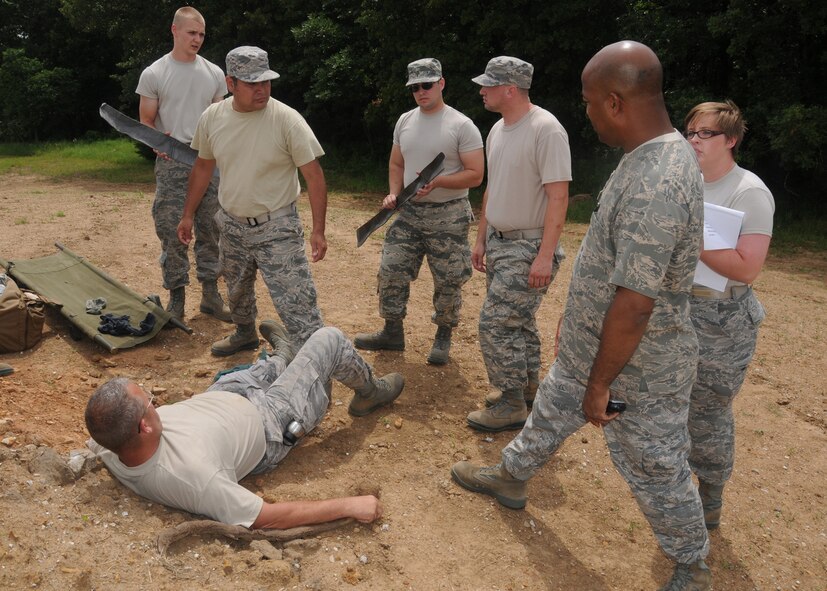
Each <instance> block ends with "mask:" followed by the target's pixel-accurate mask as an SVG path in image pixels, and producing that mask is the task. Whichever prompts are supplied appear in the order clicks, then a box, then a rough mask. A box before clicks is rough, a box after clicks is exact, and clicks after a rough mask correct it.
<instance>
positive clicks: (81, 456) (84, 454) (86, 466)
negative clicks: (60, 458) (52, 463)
mask: <svg viewBox="0 0 827 591" xmlns="http://www.w3.org/2000/svg"><path fill="white" fill-rule="evenodd" d="M66 465H67V466H69V469H70V470H71V471H72V474H74V475H75V479H77V478H80V477H81V476H83V475H84V474H86V473H87V472H91V471H92V470H93V469H94V468H95V467H96V466H97V465H98V460H97V457H95V454H94V453H93V452H92V450H89V449H73V450H72V451H70V452H69V461H68V462H66Z"/></svg>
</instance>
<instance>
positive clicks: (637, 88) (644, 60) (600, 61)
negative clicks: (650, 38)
mask: <svg viewBox="0 0 827 591" xmlns="http://www.w3.org/2000/svg"><path fill="white" fill-rule="evenodd" d="M583 78H584V79H586V78H588V79H589V80H590V82H592V83H593V84H595V85H597V86H599V87H601V88H602V89H603V90H604V91H606V92H607V93H608V92H614V93H616V94H617V95H618V96H620V97H621V98H623V99H624V100H627V101H629V100H634V99H636V98H646V99H651V98H654V97H662V93H663V67H662V66H661V64H660V60H659V59H658V56H656V55H655V52H653V51H652V50H651V49H649V48H648V47H647V46H645V45H643V44H642V43H638V42H637V41H618V42H617V43H612V44H611V45H607V46H606V47H604V48H603V49H601V50H600V51H598V52H597V53H596V54H595V55H594V57H593V58H592V59H591V60H589V63H587V64H586V67H585V68H583Z"/></svg>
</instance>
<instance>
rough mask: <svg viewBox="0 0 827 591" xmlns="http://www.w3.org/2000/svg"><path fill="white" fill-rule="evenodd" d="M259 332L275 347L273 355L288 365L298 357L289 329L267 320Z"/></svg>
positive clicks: (260, 326)
mask: <svg viewBox="0 0 827 591" xmlns="http://www.w3.org/2000/svg"><path fill="white" fill-rule="evenodd" d="M258 331H259V332H260V333H261V336H263V337H264V340H265V341H267V342H268V343H270V346H271V347H273V355H276V356H278V357H281V358H282V359H284V361H285V363H287V365H290V362H291V361H293V358H294V357H295V356H296V348H295V347H294V346H293V341H291V340H290V333H288V332H287V329H286V328H284V327H283V326H282V325H281V324H279V323H278V322H276V321H275V320H265V321H264V322H262V323H261V324H259V325H258ZM328 394H329V393H328Z"/></svg>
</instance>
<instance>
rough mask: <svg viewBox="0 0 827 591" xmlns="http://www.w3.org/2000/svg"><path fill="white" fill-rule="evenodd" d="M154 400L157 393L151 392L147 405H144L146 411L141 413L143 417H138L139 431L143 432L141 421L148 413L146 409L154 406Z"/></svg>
mask: <svg viewBox="0 0 827 591" xmlns="http://www.w3.org/2000/svg"><path fill="white" fill-rule="evenodd" d="M153 402H155V394H150V395H149V400H148V401H147V403H146V406H145V407H144V412H142V413H141V418H140V419H138V433H140V432H141V421H142V420H143V419H144V415H145V414H146V411H148V410H149V407H150V406H152V403H153Z"/></svg>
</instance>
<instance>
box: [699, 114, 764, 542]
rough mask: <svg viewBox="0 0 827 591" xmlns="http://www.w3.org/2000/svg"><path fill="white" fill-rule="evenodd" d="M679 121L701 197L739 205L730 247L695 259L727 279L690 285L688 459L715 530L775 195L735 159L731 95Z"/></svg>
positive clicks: (757, 316) (736, 124)
mask: <svg viewBox="0 0 827 591" xmlns="http://www.w3.org/2000/svg"><path fill="white" fill-rule="evenodd" d="M684 124H685V127H686V131H685V132H684V135H685V136H686V138H687V140H689V143H690V144H691V145H692V147H693V148H694V149H695V154H696V155H697V157H698V163H699V164H700V166H701V171H702V172H703V176H704V201H706V202H707V203H711V204H714V205H718V206H722V207H725V208H729V209H732V210H736V211H739V212H743V219H742V222H741V228H740V232H739V235H738V240H737V243H736V245H735V248H724V249H716V250H712V249H710V250H702V251H701V262H702V263H704V264H705V265H706V266H707V267H708V268H709V270H711V271H713V272H714V273H717V274H718V275H722V276H723V277H724V278H726V282H725V283H722V284H721V285H723V286H724V287H723V291H718V290H716V289H712V288H710V287H706V286H704V285H700V284H697V283H696V284H695V285H694V286H693V288H692V300H691V307H692V309H691V315H692V322H693V324H694V325H695V331H696V332H697V334H698V342H699V344H700V352H699V359H698V377H697V381H696V382H695V386H694V388H693V390H692V402H691V406H690V410H689V433H690V436H691V439H692V451H691V453H690V456H689V464H690V466H691V468H692V471H693V472H694V473H695V474H696V475H697V476H698V483H699V486H698V488H699V491H700V494H701V501H702V502H703V506H704V519H705V521H706V527H707V529H714V528H716V527H718V525H719V524H720V519H721V505H722V493H723V489H724V485H725V484H726V481H727V480H729V477H730V475H731V473H732V465H733V461H734V454H735V426H734V420H733V416H732V400H733V399H734V398H735V395H736V394H737V393H738V391H739V390H740V389H741V385H742V384H743V383H744V378H745V376H746V371H747V367H748V366H749V363H750V361H751V360H752V355H753V353H754V351H755V342H756V340H757V337H758V325H759V324H760V323H761V321H762V320H763V318H764V308H763V306H761V303H760V302H759V301H758V299H756V297H755V294H754V293H753V291H752V287H751V285H750V284H751V283H752V282H753V281H754V280H755V278H756V277H757V276H758V273H759V272H760V271H761V267H762V265H763V264H764V259H765V258H766V256H767V250H768V249H769V245H770V238H771V236H772V216H773V212H774V211H775V202H774V201H773V198H772V194H771V193H770V191H769V189H767V187H766V185H765V184H764V183H763V182H762V181H761V179H759V178H758V177H757V176H756V175H754V174H753V173H751V172H749V171H748V170H744V169H743V168H741V167H740V166H738V165H737V164H736V163H735V155H736V153H737V151H738V146H739V145H740V144H741V141H742V140H743V138H744V132H745V131H746V124H745V121H744V119H743V117H742V115H741V111H740V110H739V109H738V107H737V106H736V105H735V104H734V103H733V102H731V101H727V102H726V103H701V104H699V105H697V106H696V107H694V108H693V109H692V110H691V111H690V112H689V114H688V115H687V116H686V119H685V120H684ZM714 273H713V274H714ZM697 278H698V276H696V280H697ZM721 285H718V287H720V286H721Z"/></svg>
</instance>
